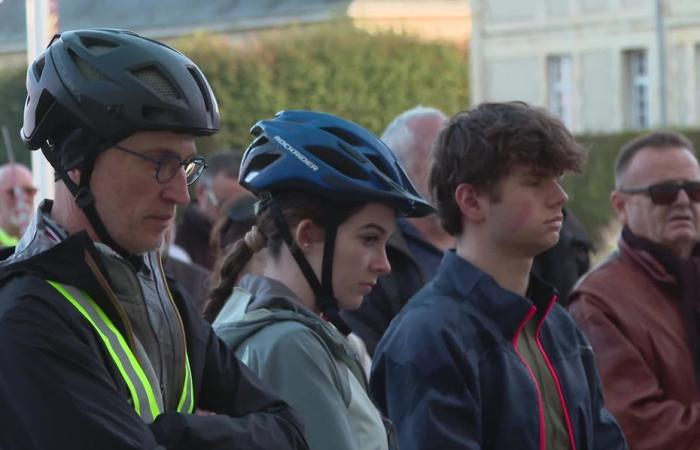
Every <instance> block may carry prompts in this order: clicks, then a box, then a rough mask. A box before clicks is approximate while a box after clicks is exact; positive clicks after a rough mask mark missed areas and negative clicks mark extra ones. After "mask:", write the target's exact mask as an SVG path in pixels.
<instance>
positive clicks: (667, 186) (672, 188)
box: [619, 181, 700, 205]
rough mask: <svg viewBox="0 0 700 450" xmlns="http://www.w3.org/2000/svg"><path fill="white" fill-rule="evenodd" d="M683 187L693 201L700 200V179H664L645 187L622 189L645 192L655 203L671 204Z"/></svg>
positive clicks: (632, 192)
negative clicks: (681, 180) (679, 180)
mask: <svg viewBox="0 0 700 450" xmlns="http://www.w3.org/2000/svg"><path fill="white" fill-rule="evenodd" d="M681 189H683V190H684V191H685V193H686V194H687V195H688V198H689V199H690V201H692V202H700V181H683V182H678V181H664V182H662V183H657V184H652V185H651V186H647V187H644V188H634V189H620V190H619V191H620V192H622V193H623V194H645V195H648V196H649V198H650V199H651V202H652V203H653V204H655V205H670V204H672V203H673V202H675V201H676V199H677V198H678V193H679V192H680V191H681Z"/></svg>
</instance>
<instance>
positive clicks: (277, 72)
mask: <svg viewBox="0 0 700 450" xmlns="http://www.w3.org/2000/svg"><path fill="white" fill-rule="evenodd" d="M175 46H176V47H177V48H179V49H180V50H182V51H183V53H185V54H187V55H188V56H190V57H191V58H192V59H193V60H194V61H195V62H196V63H197V64H198V65H199V66H200V67H201V68H202V70H203V71H204V72H205V74H206V76H207V78H208V79H209V81H210V83H211V85H212V88H213V89H214V92H215V94H216V97H217V99H218V100H219V107H220V111H221V115H222V127H221V132H220V133H219V134H218V135H217V136H216V137H215V138H214V142H213V143H212V142H209V143H207V144H205V146H206V147H207V148H208V149H213V148H237V149H244V148H245V147H246V146H247V144H248V143H249V142H250V140H251V137H250V135H249V129H250V127H251V126H252V125H253V124H254V123H255V122H256V121H257V120H260V119H264V118H269V117H272V116H273V115H274V114H275V113H276V112H277V111H280V110H282V109H311V110H319V111H325V112H329V113H333V114H336V115H339V116H341V117H345V118H347V119H350V120H353V121H355V122H357V123H359V124H361V125H363V126H365V127H367V128H369V129H370V130H372V131H374V132H375V133H381V131H382V130H383V128H384V127H385V126H386V125H387V124H388V123H389V121H390V120H391V119H392V118H393V117H394V116H396V115H397V114H399V113H400V112H402V111H404V110H406V109H409V108H412V107H414V106H416V105H418V104H423V105H426V106H435V107H437V108H440V109H442V110H444V111H445V112H446V113H447V114H448V115H451V114H453V113H455V112H457V111H459V110H462V109H464V108H466V107H467V104H468V78H467V75H468V70H467V55H466V51H464V50H462V49H459V48H457V47H456V46H454V45H451V44H447V43H431V42H424V41H421V40H419V39H418V38H415V37H411V36H407V35H399V34H393V33H382V34H370V33H367V32H364V31H361V30H358V29H356V28H353V27H352V26H351V25H350V24H345V23H338V24H333V25H321V26H312V27H304V28H295V29H290V30H285V31H284V32H274V33H268V34H265V35H258V36H257V37H255V38H253V39H248V40H245V41H243V42H238V43H235V42H234V43H230V42H228V41H227V40H226V39H225V38H224V37H223V36H217V35H211V34H199V35H195V36H191V37H188V38H187V39H182V40H179V41H177V42H175ZM208 149H207V150H208ZM205 151H206V150H205Z"/></svg>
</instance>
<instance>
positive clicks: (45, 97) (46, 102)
mask: <svg viewBox="0 0 700 450" xmlns="http://www.w3.org/2000/svg"><path fill="white" fill-rule="evenodd" d="M55 101H56V99H55V98H54V96H53V95H51V93H50V92H49V91H48V90H46V89H44V90H43V91H41V96H40V97H39V101H38V102H37V105H36V110H35V111H36V112H35V120H36V122H35V123H37V124H38V123H40V122H41V121H42V120H43V119H44V117H45V116H46V113H47V112H48V110H49V109H50V108H51V106H52V105H53V104H54V102H55Z"/></svg>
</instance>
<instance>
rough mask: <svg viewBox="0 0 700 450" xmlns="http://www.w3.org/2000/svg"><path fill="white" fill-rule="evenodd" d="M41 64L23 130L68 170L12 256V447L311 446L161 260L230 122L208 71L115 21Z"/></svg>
mask: <svg viewBox="0 0 700 450" xmlns="http://www.w3.org/2000/svg"><path fill="white" fill-rule="evenodd" d="M27 72H28V73H27V101H26V103H25V109H24V123H23V127H22V130H21V136H22V139H23V140H24V142H25V143H26V144H27V146H28V147H29V148H30V149H32V150H39V149H40V150H41V151H42V153H43V154H44V156H45V157H46V158H47V159H48V161H49V163H51V165H52V166H53V168H54V169H55V171H56V177H57V180H58V181H57V183H56V194H55V199H54V200H53V201H49V200H47V201H44V202H43V203H42V204H41V205H40V207H39V209H38V211H37V213H36V214H35V216H34V218H33V220H32V222H31V224H30V225H29V227H28V229H27V231H26V232H25V234H24V236H23V237H22V239H21V240H20V241H19V242H18V244H17V246H16V248H15V251H14V253H13V254H12V255H11V256H9V257H7V258H6V259H5V260H4V261H0V423H2V426H0V448H3V449H25V450H33V449H37V450H38V449H42V450H50V449H69V448H70V449H114V450H116V449H144V450H145V449H153V450H155V449H183V450H184V449H197V450H200V449H201V450H207V449H224V448H231V449H236V448H246V449H289V450H291V449H305V448H307V446H306V443H305V440H304V437H303V435H302V431H301V426H300V424H299V422H298V420H297V419H296V416H295V415H294V414H293V412H292V411H291V410H290V408H289V407H288V406H287V405H286V404H285V403H284V402H282V401H281V400H279V399H278V398H277V397H276V396H275V395H273V394H272V393H271V392H269V391H268V390H267V388H265V387H264V386H263V385H262V384H261V382H260V381H259V380H258V379H257V378H256V377H255V376H254V375H253V374H252V372H250V371H249V370H248V369H246V368H245V366H243V365H242V364H241V363H240V362H239V361H238V360H237V359H236V358H235V355H234V354H233V353H232V352H229V351H228V350H227V349H226V347H225V345H224V344H223V343H222V342H221V341H220V340H219V339H218V338H217V337H216V335H215V334H214V333H213V331H212V329H211V327H210V326H209V325H208V324H206V323H205V322H204V321H203V320H202V319H201V317H200V315H199V313H198V311H197V310H196V309H195V308H194V305H193V303H192V301H191V300H190V299H189V298H188V296H187V295H186V293H185V292H184V291H183V290H182V289H180V287H179V285H178V284H177V282H176V281H175V280H173V279H170V278H168V277H167V276H166V275H165V274H164V271H163V267H162V264H161V261H160V255H159V253H158V249H159V248H160V246H161V244H162V241H163V234H164V232H165V230H166V228H168V226H169V224H170V223H171V222H172V220H173V218H174V215H175V208H176V207H177V206H178V205H184V204H186V203H187V202H188V201H189V194H188V185H190V184H192V183H194V182H195V181H196V180H197V178H198V177H199V176H200V175H201V173H202V171H203V170H204V169H205V168H206V163H205V161H204V159H203V158H201V157H199V156H197V155H196V150H197V149H196V145H195V137H196V136H205V135H210V134H213V133H216V132H217V131H218V129H219V112H218V109H217V105H216V100H215V98H214V95H213V92H212V91H211V88H210V87H209V84H208V83H207V81H206V79H205V78H204V75H203V74H202V72H201V71H200V70H199V68H198V67H197V66H196V65H195V64H194V63H193V62H192V61H191V60H189V59H188V58H187V57H186V56H184V55H182V54H181V53H179V52H178V51H176V50H174V49H172V48H170V47H167V46H165V45H163V44H161V43H159V42H155V41H152V40H150V39H146V38H143V37H141V36H138V35H136V34H135V33H132V32H129V31H124V30H113V29H92V30H75V31H67V32H64V33H61V34H60V35H57V36H56V37H55V38H54V39H53V41H52V42H51V43H50V45H49V47H48V49H47V50H46V52H45V53H44V54H42V55H40V56H39V57H38V58H37V60H36V61H34V63H32V64H31V65H30V66H29V68H28V71H27Z"/></svg>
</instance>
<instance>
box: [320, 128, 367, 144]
mask: <svg viewBox="0 0 700 450" xmlns="http://www.w3.org/2000/svg"><path fill="white" fill-rule="evenodd" d="M321 129H322V130H324V131H327V132H328V133H330V134H332V135H334V136H337V137H339V138H340V139H342V140H344V141H345V142H347V143H348V144H350V145H355V146H360V145H364V141H363V140H362V139H360V138H359V137H358V136H357V135H356V134H355V133H352V132H350V131H348V130H345V129H343V128H336V127H324V128H321Z"/></svg>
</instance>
